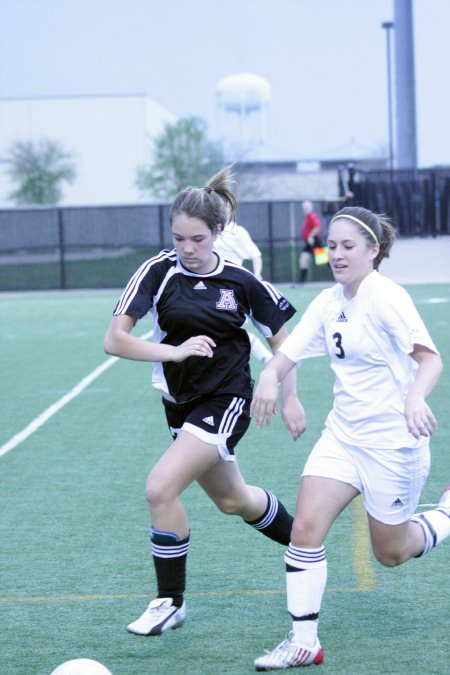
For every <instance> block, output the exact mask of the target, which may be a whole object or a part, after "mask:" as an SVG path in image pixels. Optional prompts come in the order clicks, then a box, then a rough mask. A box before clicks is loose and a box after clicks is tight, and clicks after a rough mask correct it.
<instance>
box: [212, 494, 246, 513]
mask: <svg viewBox="0 0 450 675" xmlns="http://www.w3.org/2000/svg"><path fill="white" fill-rule="evenodd" d="M214 503H215V505H216V506H217V508H218V509H219V511H221V512H222V513H224V514H225V515H227V516H237V515H240V511H241V504H240V502H238V501H237V500H236V499H235V498H234V497H233V496H229V495H224V496H223V497H219V498H218V499H215V500H214Z"/></svg>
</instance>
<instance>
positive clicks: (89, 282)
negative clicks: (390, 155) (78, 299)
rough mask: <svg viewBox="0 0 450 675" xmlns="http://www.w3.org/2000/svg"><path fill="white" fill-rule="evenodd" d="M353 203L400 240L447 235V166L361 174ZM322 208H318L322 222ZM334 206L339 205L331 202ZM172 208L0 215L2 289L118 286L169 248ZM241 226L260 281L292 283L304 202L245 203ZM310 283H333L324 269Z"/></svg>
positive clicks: (32, 210)
mask: <svg viewBox="0 0 450 675" xmlns="http://www.w3.org/2000/svg"><path fill="white" fill-rule="evenodd" d="M354 195H355V196H354V198H353V203H357V204H359V205H362V206H366V207H367V208H370V209H372V210H374V211H376V212H378V213H386V214H387V215H389V216H391V217H392V219H393V222H394V223H395V225H396V227H397V229H398V232H399V235H400V236H405V237H411V236H438V235H443V234H450V169H447V170H436V171H429V170H421V171H417V172H407V171H395V172H390V171H385V172H380V171H378V172H367V173H363V172H360V173H358V174H357V180H356V182H355V185H354ZM324 206H325V204H324V203H320V202H318V203H316V204H315V207H316V209H317V211H318V212H319V213H320V214H322V216H323V218H324V220H325V209H324ZM336 208H338V205H336ZM168 211H169V205H167V204H160V205H136V206H102V207H100V206H99V207H63V208H59V207H51V208H50V207H49V208H44V207H34V208H20V209H3V210H0V291H11V290H41V289H42V290H43V289H76V288H113V287H114V288H116V287H122V286H124V284H125V283H126V282H127V281H128V279H129V277H130V276H131V274H133V272H134V271H135V270H136V269H137V267H138V266H139V265H140V264H141V263H142V262H143V260H145V259H146V258H149V257H150V256H152V255H153V254H155V253H157V252H158V251H159V250H161V249H162V248H170V247H171V245H172V244H171V235H170V228H169V226H168V215H169V214H168ZM238 215H239V218H238V220H239V222H241V223H242V224H244V225H245V226H246V227H247V229H248V230H249V232H250V234H251V236H252V238H253V239H254V240H255V241H256V243H257V244H258V246H259V247H260V249H261V251H262V253H263V258H264V270H263V271H264V276H265V277H266V278H267V279H270V280H272V281H274V282H275V283H278V282H295V281H297V277H298V255H299V251H300V241H299V228H300V224H301V222H302V219H303V214H302V209H301V202H300V201H291V202H278V201H267V202H263V201H258V202H242V203H240V206H239V214H238ZM310 278H311V279H312V280H321V279H330V278H331V276H330V272H329V270H328V268H327V266H324V267H320V268H312V270H311V276H310Z"/></svg>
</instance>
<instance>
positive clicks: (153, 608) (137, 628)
mask: <svg viewBox="0 0 450 675" xmlns="http://www.w3.org/2000/svg"><path fill="white" fill-rule="evenodd" d="M185 619H186V603H185V602H183V604H182V606H181V607H175V605H174V604H172V598H156V600H152V601H151V603H150V604H149V606H148V607H147V609H146V610H145V612H144V613H143V614H142V616H140V617H139V619H136V621H133V623H130V624H129V625H128V626H127V631H129V632H130V633H135V635H161V633H163V632H164V631H165V630H168V629H169V628H178V627H179V626H181V625H182V624H183V623H184V620H185Z"/></svg>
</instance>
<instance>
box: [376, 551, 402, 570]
mask: <svg viewBox="0 0 450 675" xmlns="http://www.w3.org/2000/svg"><path fill="white" fill-rule="evenodd" d="M373 552H374V555H375V558H376V559H377V560H378V562H379V563H381V565H383V566H384V567H397V566H398V565H401V564H402V563H404V562H405V560H406V559H407V558H406V557H405V556H404V554H403V552H402V551H400V550H384V549H381V550H380V549H378V550H377V549H374V551H373Z"/></svg>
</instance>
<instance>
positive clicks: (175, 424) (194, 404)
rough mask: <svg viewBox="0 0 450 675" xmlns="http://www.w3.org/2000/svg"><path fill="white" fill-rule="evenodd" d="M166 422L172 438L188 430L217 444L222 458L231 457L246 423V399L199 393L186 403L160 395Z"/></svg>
mask: <svg viewBox="0 0 450 675" xmlns="http://www.w3.org/2000/svg"><path fill="white" fill-rule="evenodd" d="M163 403H164V409H165V413H166V419H167V424H168V425H169V429H170V432H171V434H172V436H173V438H176V437H177V436H178V434H179V433H180V431H181V430H182V429H183V430H184V431H189V432H190V433H191V434H193V435H194V436H196V437H197V438H199V439H200V440H202V441H204V442H205V443H211V445H217V448H218V450H219V454H220V456H221V457H223V459H226V460H228V461H232V460H233V459H234V448H235V447H236V445H237V444H238V443H239V441H240V440H241V438H242V437H243V435H244V434H245V432H246V431H247V429H248V427H249V425H250V401H249V400H248V399H245V398H241V397H239V396H233V395H232V394H222V395H217V396H214V395H213V396H211V395H207V396H199V397H198V398H195V399H194V400H192V401H188V402H187V403H172V402H171V401H167V400H166V399H165V398H163Z"/></svg>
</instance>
